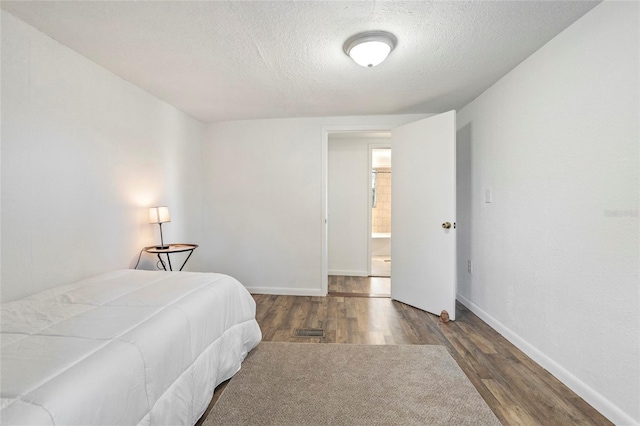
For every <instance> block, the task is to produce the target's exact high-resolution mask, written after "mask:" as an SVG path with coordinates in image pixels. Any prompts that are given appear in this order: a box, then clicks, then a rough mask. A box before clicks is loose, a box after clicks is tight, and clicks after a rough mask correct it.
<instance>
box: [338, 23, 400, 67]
mask: <svg viewBox="0 0 640 426" xmlns="http://www.w3.org/2000/svg"><path fill="white" fill-rule="evenodd" d="M397 43H398V39H397V38H396V36H394V35H393V34H391V33H388V32H386V31H367V32H364V33H359V34H356V35H354V36H351V37H349V38H348V39H347V41H345V42H344V46H343V47H342V48H343V50H344V53H346V54H347V55H349V56H350V57H351V59H353V60H354V61H355V62H356V63H357V64H358V65H362V66H363V67H368V68H371V67H375V66H376V65H378V64H379V63H381V62H382V61H384V60H385V59H386V57H387V56H388V55H389V53H391V51H392V50H393V48H394V47H396V44H397Z"/></svg>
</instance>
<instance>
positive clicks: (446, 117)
mask: <svg viewBox="0 0 640 426" xmlns="http://www.w3.org/2000/svg"><path fill="white" fill-rule="evenodd" d="M392 146H393V156H392V159H391V169H392V170H393V178H392V182H391V188H392V189H391V193H392V197H393V199H392V205H391V233H392V239H391V259H392V266H391V298H393V299H395V300H398V301H400V302H403V303H406V304H408V305H411V306H415V307H416V308H419V309H422V310H424V311H427V312H430V313H432V314H435V315H440V313H441V312H442V311H443V310H446V311H447V312H448V313H449V317H450V318H451V319H452V320H453V319H455V301H456V231H455V220H456V218H455V214H456V167H455V165H456V112H455V111H449V112H446V113H443V114H439V115H436V116H433V117H429V118H427V119H424V120H420V121H416V122H414V123H409V124H406V125H404V126H401V127H398V128H396V129H394V130H393V131H392ZM447 222H449V223H450V224H451V227H450V228H448V229H446V228H445V227H444V224H445V223H447Z"/></svg>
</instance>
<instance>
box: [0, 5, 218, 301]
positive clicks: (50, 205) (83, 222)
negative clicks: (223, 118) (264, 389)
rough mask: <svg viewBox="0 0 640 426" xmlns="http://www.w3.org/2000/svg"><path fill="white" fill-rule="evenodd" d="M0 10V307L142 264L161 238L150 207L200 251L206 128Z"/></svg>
mask: <svg viewBox="0 0 640 426" xmlns="http://www.w3.org/2000/svg"><path fill="white" fill-rule="evenodd" d="M0 13H1V17H2V29H1V31H2V33H1V35H2V166H1V172H2V180H1V183H2V197H1V198H2V201H1V202H2V219H1V223H2V226H1V229H2V262H1V265H2V266H1V271H2V283H1V291H2V300H3V301H8V300H13V299H16V298H19V297H22V296H25V295H28V294H31V293H34V292H37V291H39V290H42V289H45V288H49V287H52V286H55V285H59V284H63V283H67V282H71V281H74V280H77V279H80V278H83V277H86V276H90V275H93V274H97V273H101V272H104V271H107V270H112V269H116V268H128V267H133V266H134V264H135V261H136V259H137V255H138V253H139V251H140V249H141V248H142V247H143V246H145V245H151V244H154V243H155V242H156V241H157V240H158V239H159V236H158V234H157V232H158V231H157V228H158V226H157V225H151V224H149V223H148V209H147V208H148V207H149V206H153V205H158V204H163V205H164V204H166V205H168V206H169V209H170V211H171V216H172V222H171V223H168V224H166V225H165V226H164V230H165V239H166V241H168V242H196V243H198V242H199V239H198V237H199V236H200V235H201V234H202V228H201V225H202V214H201V210H202V193H201V190H202V187H201V182H202V179H201V173H202V171H203V168H202V149H203V141H204V136H205V133H206V126H205V125H204V124H202V123H200V122H198V121H196V120H194V119H192V118H190V117H188V116H187V115H185V114H184V113H182V112H180V111H178V110H176V109H175V108H174V107H172V106H170V105H168V104H166V103H165V102H162V101H160V100H158V99H157V98H154V97H153V96H151V95H149V94H148V93H146V92H144V91H143V90H141V89H140V88H138V87H136V86H134V85H132V84H130V83H128V82H126V81H124V80H122V79H121V78H119V77H116V76H115V75H113V74H112V73H110V72H108V71H106V70H104V69H103V68H101V67H99V66H97V65H96V64H95V63H93V62H91V61H89V60H88V59H86V58H84V57H82V56H80V55H79V54H77V53H75V52H73V51H72V50H70V49H68V48H66V47H65V46H62V45H61V44H59V43H58V42H56V41H55V40H53V39H51V38H49V37H48V36H46V35H44V34H42V33H40V32H38V31H37V30H35V29H34V28H33V27H30V26H29V25H27V24H25V23H24V22H22V21H20V20H18V19H17V18H15V17H14V16H12V15H11V14H9V13H7V12H5V11H2V12H0ZM147 256H149V255H147ZM147 259H149V260H148V261H144V262H143V265H144V267H146V268H153V267H155V265H154V264H153V263H154V262H152V261H151V258H150V257H148V258H147ZM199 260H200V258H199V253H198V251H196V252H195V253H194V256H193V257H192V259H191V260H190V261H189V266H190V267H191V268H197V267H198V262H199Z"/></svg>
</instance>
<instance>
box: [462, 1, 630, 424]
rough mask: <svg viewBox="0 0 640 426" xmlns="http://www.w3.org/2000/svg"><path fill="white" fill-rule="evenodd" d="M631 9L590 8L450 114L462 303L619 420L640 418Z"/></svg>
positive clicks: (607, 4)
mask: <svg viewBox="0 0 640 426" xmlns="http://www.w3.org/2000/svg"><path fill="white" fill-rule="evenodd" d="M638 8H639V4H638V3H637V2H628V3H625V2H604V3H602V4H600V5H598V6H596V7H595V8H594V9H593V10H592V11H591V12H589V13H587V14H586V15H585V16H584V17H583V18H581V19H580V20H578V21H577V22H576V23H575V24H573V25H572V26H571V27H569V28H568V29H567V30H565V31H564V32H563V33H561V34H560V35H558V36H557V37H556V38H554V39H553V40H551V41H550V42H549V43H548V44H547V45H545V46H544V47H543V48H541V49H540V50H539V51H538V52H536V53H535V54H534V55H532V56H531V57H530V58H528V59H527V60H525V61H524V62H523V63H522V64H521V65H519V66H518V67H517V68H515V69H514V70H513V71H512V72H510V73H509V74H508V75H506V76H505V77H504V78H502V79H501V80H500V81H499V82H497V83H496V84H495V85H494V86H493V87H491V88H490V89H489V90H487V91H486V92H485V93H484V94H482V95H481V96H480V97H478V98H477V99H476V100H474V101H473V102H472V103H470V104H469V105H467V106H466V107H464V108H463V109H462V110H461V111H460V112H459V114H458V118H457V119H458V126H459V130H458V171H459V176H458V185H459V188H458V194H459V195H458V197H459V199H458V223H459V226H458V236H459V247H460V249H459V273H458V277H459V282H458V291H459V298H460V299H461V300H462V301H463V303H464V304H465V305H467V306H469V307H471V308H472V310H474V311H475V312H476V313H478V314H479V315H480V316H481V317H482V318H483V319H485V321H487V322H488V323H489V324H490V325H492V326H493V327H494V328H496V329H497V330H499V331H501V332H502V333H503V334H504V335H505V336H506V337H508V338H509V339H510V340H512V341H513V342H515V343H516V344H517V345H518V346H520V347H521V348H522V349H524V351H525V352H527V353H528V354H529V355H530V356H532V357H533V358H534V359H535V360H537V361H538V362H539V363H540V364H541V365H542V366H543V367H545V368H547V369H548V370H549V371H551V372H552V373H553V374H554V375H556V376H557V377H559V378H560V379H561V380H563V381H564V382H565V383H567V384H568V385H569V386H570V387H572V388H573V389H574V390H576V391H577V392H578V393H579V394H580V395H582V396H583V397H584V398H585V399H586V400H587V402H589V403H590V404H592V405H593V406H595V407H596V408H597V409H598V410H600V411H601V412H602V413H603V414H605V415H606V416H608V417H609V418H610V419H611V420H613V421H614V422H616V423H618V424H633V423H637V422H640V290H639V288H640V286H639V271H638V269H639V262H638V260H639V224H638V207H639V206H638V196H639V174H638V169H639V165H638V162H639V141H640V134H639V130H638V126H639V124H638V123H639V120H638V117H639V116H640V112H639V105H640V99H639V92H640V88H639V83H638V81H639V76H640V69H639V66H638V61H639V58H638V51H639V46H638V42H639V33H638V28H640V22H639V12H638ZM485 187H490V188H492V189H493V203H490V204H487V203H484V202H483V200H482V194H483V188H485ZM615 211H618V212H617V213H615ZM611 212H614V213H611ZM467 259H472V260H473V262H474V268H475V270H474V272H473V274H472V275H470V274H469V273H468V272H467V262H466V260H467Z"/></svg>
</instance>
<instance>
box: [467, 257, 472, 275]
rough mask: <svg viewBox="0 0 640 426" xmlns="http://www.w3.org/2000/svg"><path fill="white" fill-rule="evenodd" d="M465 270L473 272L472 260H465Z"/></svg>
mask: <svg viewBox="0 0 640 426" xmlns="http://www.w3.org/2000/svg"><path fill="white" fill-rule="evenodd" d="M467 271H468V272H469V273H470V274H473V262H472V261H470V260H467Z"/></svg>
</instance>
